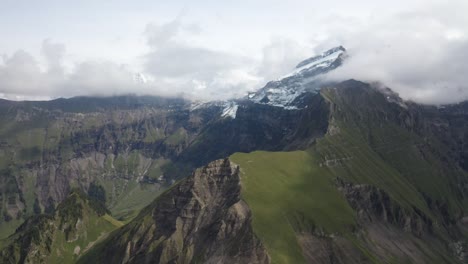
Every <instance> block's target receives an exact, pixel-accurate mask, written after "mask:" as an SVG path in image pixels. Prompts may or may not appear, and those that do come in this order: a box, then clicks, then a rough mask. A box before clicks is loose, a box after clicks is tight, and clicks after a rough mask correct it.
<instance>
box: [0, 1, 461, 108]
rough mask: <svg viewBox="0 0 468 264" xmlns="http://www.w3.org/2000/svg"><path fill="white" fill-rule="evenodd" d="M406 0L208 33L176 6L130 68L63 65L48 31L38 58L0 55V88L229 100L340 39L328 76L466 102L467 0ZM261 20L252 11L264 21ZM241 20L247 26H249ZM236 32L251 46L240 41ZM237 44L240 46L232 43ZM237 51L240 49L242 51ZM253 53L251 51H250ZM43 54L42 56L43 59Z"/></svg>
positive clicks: (18, 92)
mask: <svg viewBox="0 0 468 264" xmlns="http://www.w3.org/2000/svg"><path fill="white" fill-rule="evenodd" d="M332 2H333V1H332ZM411 2H412V3H416V2H417V4H416V5H415V6H414V7H412V8H411V7H409V6H410V5H409V4H408V6H406V4H405V5H404V6H400V7H401V8H400V10H401V9H402V8H405V9H406V11H405V12H398V11H395V12H393V14H391V12H390V11H388V12H387V10H382V9H379V8H376V9H375V11H374V12H373V13H370V15H369V17H367V16H366V15H363V14H366V13H367V11H366V12H357V13H356V12H345V11H349V10H348V8H349V6H347V5H344V7H343V5H341V3H339V1H335V3H334V4H333V3H332V4H330V5H331V6H333V5H334V7H336V8H330V10H332V9H333V10H336V12H337V13H335V14H333V13H330V12H329V11H327V10H328V8H325V7H326V6H325V4H323V6H322V8H320V12H316V13H314V15H313V16H312V15H310V16H307V17H306V18H304V19H298V20H294V21H293V22H291V23H290V24H287V23H282V24H281V25H280V26H279V27H278V30H276V28H274V29H275V30H270V29H268V28H263V26H264V24H262V23H260V22H259V25H260V26H259V27H257V25H251V24H248V23H243V24H242V23H240V22H239V27H241V26H243V27H244V28H240V30H239V32H242V33H239V32H232V31H229V30H225V31H223V30H224V27H223V26H225V25H229V24H226V23H224V24H223V23H220V24H219V25H216V26H215V27H214V28H206V29H208V30H207V31H205V30H204V29H205V28H202V27H201V26H200V25H199V24H196V23H189V22H187V21H186V20H187V16H186V15H185V13H184V12H181V14H180V15H178V16H177V17H176V18H175V19H173V20H170V21H167V22H166V23H148V24H147V25H146V27H145V28H144V34H143V38H144V40H142V41H141V43H146V48H147V49H142V51H141V55H140V56H139V57H138V58H135V59H136V60H138V61H139V62H141V65H137V66H136V67H135V65H133V66H129V65H125V64H122V63H119V61H117V62H116V61H112V59H106V60H98V59H94V60H85V61H79V62H70V61H67V64H66V65H67V67H65V66H64V60H65V59H66V58H70V57H68V55H69V54H68V53H67V47H66V46H65V45H64V44H61V43H57V42H54V41H52V40H50V39H46V40H44V41H43V42H42V47H41V56H43V58H35V57H34V56H32V55H31V54H29V53H28V52H26V51H23V50H19V51H16V52H14V53H12V54H10V55H8V56H4V57H3V60H1V61H0V96H3V97H8V98H13V99H14V98H20V99H21V98H33V99H34V98H43V96H48V97H52V98H54V97H60V96H65V97H70V96H76V95H116V94H127V93H136V94H151V95H168V96H178V95H183V96H185V97H187V98H191V99H226V98H230V97H239V96H243V95H244V94H245V93H246V92H247V91H251V90H254V89H258V88H260V87H261V86H262V85H263V84H265V83H266V82H267V81H269V80H273V79H277V78H278V77H280V76H282V75H284V74H286V73H288V72H289V71H290V70H292V69H293V68H294V67H295V66H296V65H297V63H299V62H300V61H302V60H304V59H306V58H308V57H310V56H313V55H314V54H313V53H314V52H312V51H315V53H318V52H321V51H323V50H327V49H329V48H331V47H333V46H336V45H344V46H345V47H346V48H347V50H348V53H349V58H348V59H347V61H346V62H345V64H344V65H343V67H341V68H339V69H337V70H336V71H334V72H332V73H330V74H329V75H328V76H327V78H329V79H331V80H344V79H350V78H354V79H359V80H362V81H368V82H374V81H378V82H382V83H383V84H385V85H386V86H388V87H390V88H392V89H393V90H395V91H396V92H398V93H399V94H400V95H401V96H402V97H403V98H405V99H410V100H414V101H417V102H421V103H429V104H441V103H455V102H459V101H461V100H467V99H468V87H467V84H468V74H466V73H467V72H468V16H466V15H465V13H466V12H464V10H468V2H466V1H462V0H445V1H439V0H427V1H422V0H421V1H419V0H418V1H417V0H414V1H411ZM400 5H401V4H400ZM353 6H354V4H353ZM377 6H378V5H377ZM358 7H359V6H358ZM369 10H370V9H369ZM364 11H365V10H364ZM355 13H356V14H355ZM389 14H391V15H389ZM288 15H290V14H285V18H287V16H288ZM263 18H264V17H259V19H260V20H261V21H266V20H262V19H263ZM239 19H243V17H241V16H240V17H239ZM207 21H208V22H209V23H211V22H213V21H212V20H209V19H208V20H207ZM210 21H211V22H210ZM220 21H221V20H220ZM202 22H203V21H202ZM205 23H206V21H205ZM294 23H303V24H297V25H294ZM283 24H284V25H283ZM207 25H208V24H204V26H205V27H207ZM275 25H276V26H278V25H277V24H275ZM231 26H232V25H231ZM235 26H237V24H235ZM246 26H251V27H252V31H249V30H250V29H249V28H245V27H246ZM293 26H294V28H292V27H293ZM271 27H274V25H272V26H271ZM283 27H284V28H283ZM298 28H299V29H300V28H302V29H304V30H303V32H304V36H303V37H302V38H299V39H298V36H297V34H296V35H294V34H292V33H291V34H290V35H288V36H286V35H287V34H286V33H284V32H290V31H294V32H296V33H297V32H299V31H300V30H296V29H298ZM228 29H229V28H228ZM231 29H232V28H231ZM286 29H287V30H286ZM259 30H261V31H262V32H263V30H266V31H268V30H270V31H271V32H273V33H274V34H276V32H278V34H281V32H283V33H284V34H285V35H280V36H275V37H270V40H269V42H268V36H269V35H268V34H269V33H265V35H267V37H265V38H263V37H261V36H259V37H258V38H257V37H256V35H255V34H252V32H253V33H261V32H260V31H259ZM244 31H245V35H242V34H244ZM213 32H217V34H220V35H222V37H223V38H225V39H223V41H220V40H219V37H214V36H213V35H210V34H213ZM220 32H222V33H220ZM231 33H232V35H230V34H231ZM223 34H226V35H223ZM259 35H260V34H259ZM245 36H249V37H245ZM251 36H253V37H251ZM294 36H295V37H294ZM239 39H241V40H242V42H245V43H247V44H248V45H247V44H246V45H245V46H243V45H241V44H242V43H241V44H239ZM209 40H214V41H213V43H212V42H211V41H209ZM226 40H228V41H226ZM231 40H232V41H231ZM226 42H228V43H229V45H226V44H225V43H226ZM231 42H232V43H231ZM216 43H217V44H216ZM220 43H224V46H223V45H218V44H220ZM236 43H237V44H236ZM259 43H266V44H264V47H263V48H258V47H261V45H263V44H259ZM250 44H251V45H250ZM235 45H238V46H239V48H238V47H236V48H235V49H231V48H232V47H233V46H235ZM222 46H223V47H224V49H222V48H221V47H222ZM241 46H242V47H241ZM69 47H73V46H69ZM229 47H231V48H229ZM257 48H258V49H259V50H258V51H257V50H255V49H257ZM244 49H245V50H247V51H246V52H245V53H242V52H243V50H244ZM232 50H236V52H237V53H236V52H233V51H232ZM123 53H124V51H123ZM257 53H258V56H255V55H253V54H257ZM72 54H73V52H72ZM245 54H249V55H245ZM132 56H133V55H132ZM42 59H43V60H42ZM41 61H44V62H45V64H44V65H42V64H40V62H41ZM138 66H140V67H138ZM140 73H141V74H143V75H144V76H145V77H146V79H147V82H141V81H135V75H136V74H140ZM139 79H142V78H139Z"/></svg>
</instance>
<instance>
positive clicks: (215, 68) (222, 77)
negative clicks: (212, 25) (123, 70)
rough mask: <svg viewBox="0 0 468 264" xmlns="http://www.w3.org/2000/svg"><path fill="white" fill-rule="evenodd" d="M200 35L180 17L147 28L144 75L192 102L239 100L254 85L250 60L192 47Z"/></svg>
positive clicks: (193, 25) (198, 31) (255, 77)
mask: <svg viewBox="0 0 468 264" xmlns="http://www.w3.org/2000/svg"><path fill="white" fill-rule="evenodd" d="M200 32H201V28H200V27H199V26H197V25H196V24H184V23H183V22H182V20H181V17H177V18H176V19H175V20H173V21H170V22H168V23H164V24H161V25H157V24H154V23H152V24H149V25H148V26H147V28H146V31H145V34H146V37H147V43H148V45H149V46H150V48H151V50H150V52H148V53H147V54H145V55H144V56H143V60H144V70H145V72H146V73H148V74H150V76H151V77H152V78H153V79H154V80H155V82H156V83H158V84H160V85H159V86H160V87H161V86H163V87H167V88H169V89H170V90H171V91H173V92H174V93H176V94H184V95H185V96H186V97H189V98H195V99H226V98H230V97H233V96H240V95H244V94H245V93H246V92H247V91H249V90H251V89H252V88H253V87H255V86H256V85H257V84H258V82H259V80H260V78H258V77H257V76H256V75H255V73H254V72H253V70H252V68H253V65H254V64H255V62H254V60H252V59H248V58H246V57H244V56H240V55H235V54H232V53H228V52H224V51H219V50H216V49H211V48H206V47H201V46H197V45H195V44H192V43H191V42H190V39H191V38H192V37H193V35H198V34H199V33H200ZM201 91H203V92H201Z"/></svg>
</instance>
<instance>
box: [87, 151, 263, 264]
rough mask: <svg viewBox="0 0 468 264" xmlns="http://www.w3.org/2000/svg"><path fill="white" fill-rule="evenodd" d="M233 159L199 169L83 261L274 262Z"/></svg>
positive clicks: (214, 162)
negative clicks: (255, 227)
mask: <svg viewBox="0 0 468 264" xmlns="http://www.w3.org/2000/svg"><path fill="white" fill-rule="evenodd" d="M250 221H251V214H250V209H249V207H248V206H247V205H246V204H245V202H244V201H242V200H241V199H240V178H239V168H238V167H237V166H236V165H234V164H231V163H230V161H229V160H228V159H225V160H217V161H213V162H211V163H210V164H208V165H207V166H205V167H203V168H200V169H197V170H196V171H195V172H194V173H193V174H192V176H190V177H188V178H186V179H184V180H182V181H181V182H180V183H178V184H176V185H175V186H173V187H172V188H171V189H169V190H168V191H167V192H165V193H164V194H162V195H161V196H160V197H158V198H157V199H156V200H155V201H154V202H153V203H152V204H151V205H149V206H148V207H147V208H145V209H144V210H143V211H142V212H141V213H140V215H139V216H138V217H137V218H136V219H135V220H133V221H132V222H130V223H129V224H127V225H126V226H124V227H123V228H121V229H120V230H118V231H116V232H114V233H113V234H112V235H111V236H110V237H109V238H107V239H106V240H105V241H104V242H103V243H101V244H100V245H98V246H97V247H95V248H94V249H93V250H92V251H91V252H90V253H88V254H87V255H85V256H84V257H82V258H81V259H80V261H79V263H90V262H94V263H96V262H98V263H104V262H112V263H153V262H158V263H268V262H269V258H268V255H267V254H266V252H265V250H264V248H263V246H262V244H261V242H260V241H259V240H258V239H257V238H256V236H255V235H254V234H253V233H252V229H251V226H250Z"/></svg>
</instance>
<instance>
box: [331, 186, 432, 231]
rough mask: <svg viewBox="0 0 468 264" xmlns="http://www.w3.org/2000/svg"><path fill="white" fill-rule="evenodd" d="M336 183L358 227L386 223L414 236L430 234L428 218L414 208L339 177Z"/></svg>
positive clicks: (375, 189) (430, 226) (372, 188)
mask: <svg viewBox="0 0 468 264" xmlns="http://www.w3.org/2000/svg"><path fill="white" fill-rule="evenodd" d="M336 184H337V186H338V190H340V191H341V192H342V193H343V195H344V196H345V198H346V200H347V201H348V203H349V205H350V206H351V207H352V208H353V209H354V210H355V211H356V214H357V218H358V221H359V222H360V223H361V224H362V225H366V224H368V223H371V222H383V223H388V224H392V225H395V226H397V227H399V228H401V229H403V230H404V231H406V232H411V233H412V234H414V235H416V236H418V237H421V236H422V235H423V233H431V232H432V228H433V226H432V225H433V223H432V220H431V218H430V217H429V216H427V215H425V214H424V213H423V212H422V211H421V210H419V209H418V208H416V207H412V208H404V207H402V206H401V205H400V204H399V203H397V202H396V201H394V200H393V199H392V198H391V197H390V196H389V195H388V194H387V193H386V192H385V191H384V190H382V189H379V188H377V187H375V186H372V185H368V184H352V183H349V182H345V181H343V180H342V179H339V178H338V179H336Z"/></svg>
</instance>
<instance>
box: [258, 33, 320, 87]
mask: <svg viewBox="0 0 468 264" xmlns="http://www.w3.org/2000/svg"><path fill="white" fill-rule="evenodd" d="M311 50H312V48H311V47H306V46H304V45H301V44H300V43H298V42H297V41H294V40H293V39H289V38H284V37H274V38H272V39H271V40H270V42H269V43H268V44H267V45H266V46H265V47H264V48H263V50H262V59H261V61H260V64H259V66H258V68H257V74H258V76H261V77H262V78H263V79H264V80H265V81H268V80H273V79H277V78H278V77H280V76H282V75H284V74H285V73H287V72H290V71H291V70H292V69H294V68H295V67H296V65H297V64H298V63H299V62H301V61H303V60H304V59H306V58H308V57H310V56H311V55H312V54H311Z"/></svg>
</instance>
